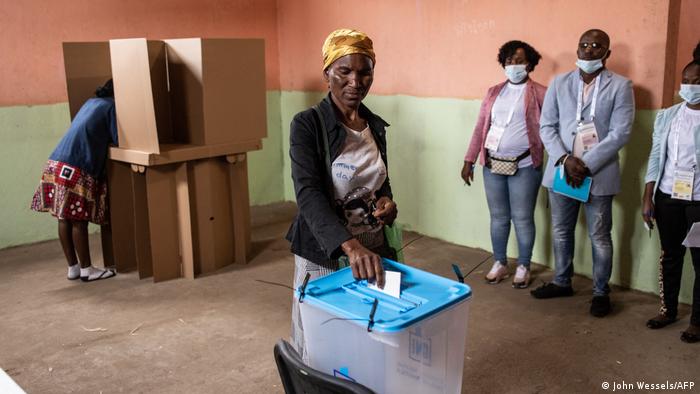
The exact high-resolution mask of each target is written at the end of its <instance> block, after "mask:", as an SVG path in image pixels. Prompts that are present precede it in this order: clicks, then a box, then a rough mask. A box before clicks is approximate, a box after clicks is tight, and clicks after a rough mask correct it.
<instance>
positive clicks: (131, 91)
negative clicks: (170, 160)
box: [109, 38, 171, 153]
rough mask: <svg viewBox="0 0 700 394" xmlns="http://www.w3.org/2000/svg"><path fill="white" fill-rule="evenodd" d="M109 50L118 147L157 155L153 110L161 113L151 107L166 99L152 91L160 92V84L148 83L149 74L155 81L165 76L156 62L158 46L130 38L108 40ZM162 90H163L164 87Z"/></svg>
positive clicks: (156, 134) (161, 64) (156, 132)
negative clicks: (157, 89) (154, 89)
mask: <svg viewBox="0 0 700 394" xmlns="http://www.w3.org/2000/svg"><path fill="white" fill-rule="evenodd" d="M109 48H110V56H111V63H112V77H113V80H114V95H115V101H116V109H117V129H118V133H119V147H120V148H126V149H134V150H138V151H142V152H148V153H159V152H160V150H159V145H158V143H159V142H158V123H157V121H156V108H158V109H161V108H162V107H163V105H162V104H160V103H159V104H155V101H154V99H156V98H157V99H159V100H161V99H163V98H166V99H167V90H166V92H160V91H156V92H154V91H153V88H154V87H155V88H161V87H162V86H163V84H162V83H159V82H158V81H156V82H155V83H154V82H152V80H151V75H152V74H153V75H154V76H155V77H154V79H156V80H157V79H158V78H159V77H161V76H164V75H167V71H166V70H164V69H165V62H162V63H160V62H159V61H158V60H157V58H158V57H159V55H160V51H159V49H160V48H159V44H158V42H155V44H154V43H153V42H147V41H146V40H145V39H143V38H134V39H124V40H110V42H109ZM151 67H153V68H154V69H153V70H152V69H151ZM165 86H166V89H167V83H166V84H165ZM165 134H168V133H165ZM170 134H171V133H170Z"/></svg>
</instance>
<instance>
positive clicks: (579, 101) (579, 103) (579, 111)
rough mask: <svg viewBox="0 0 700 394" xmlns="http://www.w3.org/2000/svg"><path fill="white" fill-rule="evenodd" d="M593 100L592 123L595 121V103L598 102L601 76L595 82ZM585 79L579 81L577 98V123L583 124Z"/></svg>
mask: <svg viewBox="0 0 700 394" xmlns="http://www.w3.org/2000/svg"><path fill="white" fill-rule="evenodd" d="M593 83H594V84H595V86H594V87H593V98H592V99H591V122H592V121H593V120H594V119H595V103H596V101H598V88H599V87H600V74H598V76H597V77H595V81H594V82H593ZM582 112H583V79H579V81H578V95H577V96H576V122H578V123H579V124H581V123H583V114H582Z"/></svg>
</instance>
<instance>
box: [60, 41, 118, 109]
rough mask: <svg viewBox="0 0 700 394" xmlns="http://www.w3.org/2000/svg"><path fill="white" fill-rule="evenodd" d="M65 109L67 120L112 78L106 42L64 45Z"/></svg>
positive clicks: (69, 43)
mask: <svg viewBox="0 0 700 394" xmlns="http://www.w3.org/2000/svg"><path fill="white" fill-rule="evenodd" d="M63 63H64V65H65V69H66V85H67V89H68V107H69V108H70V118H71V120H72V119H73V118H74V117H75V114H77V113H78V110H80V107H82V106H83V104H84V103H85V101H87V99H89V98H90V97H93V96H94V95H95V90H96V89H97V88H98V87H100V86H102V85H104V83H105V82H107V81H108V80H109V79H110V78H112V65H111V63H110V56H109V43H108V42H106V41H105V42H64V43H63Z"/></svg>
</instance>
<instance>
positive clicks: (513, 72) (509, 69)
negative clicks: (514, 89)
mask: <svg viewBox="0 0 700 394" xmlns="http://www.w3.org/2000/svg"><path fill="white" fill-rule="evenodd" d="M505 73H506V77H507V78H508V80H509V81H511V82H513V83H520V82H522V81H523V79H525V78H527V65H525V64H512V65H509V66H506V67H505Z"/></svg>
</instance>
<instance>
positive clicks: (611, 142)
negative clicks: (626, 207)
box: [540, 69, 634, 196]
mask: <svg viewBox="0 0 700 394" xmlns="http://www.w3.org/2000/svg"><path fill="white" fill-rule="evenodd" d="M600 78H601V79H600V87H599V89H598V90H599V92H598V100H597V103H596V110H595V112H596V114H595V120H594V122H595V126H596V130H598V140H599V141H600V142H599V143H598V145H596V146H595V147H593V148H592V149H591V150H589V151H588V152H586V153H584V154H583V157H582V160H583V162H584V163H586V166H587V167H588V168H589V169H590V170H591V174H593V185H592V186H591V194H593V195H596V196H607V195H613V194H617V193H618V192H619V191H620V163H619V157H618V154H617V152H618V151H619V150H620V149H622V147H623V146H624V145H625V144H626V143H627V141H628V140H629V137H630V133H631V131H632V123H633V122H634V93H633V91H632V81H630V80H629V79H626V78H624V77H622V76H620V75H617V74H615V73H613V72H611V71H609V70H607V69H605V70H603V71H602V72H601V73H600ZM580 79H581V77H580V75H579V71H578V69H577V70H574V71H571V72H568V73H565V74H560V75H557V77H556V78H554V81H553V82H552V83H551V84H550V85H549V88H548V89H547V94H546V95H545V97H544V104H543V105H542V116H541V117H540V137H541V138H542V143H543V144H544V147H545V149H546V150H547V153H548V154H549V160H548V161H547V167H546V169H545V173H544V177H543V178H542V185H543V186H544V187H547V188H551V187H552V181H553V178H554V163H555V162H556V161H557V160H558V159H559V158H560V157H561V156H563V155H565V154H567V153H571V151H572V150H573V144H574V137H575V136H576V127H577V123H578V122H577V120H576V101H577V100H576V95H577V94H578V84H579V80H580ZM592 98H593V94H592V93H591V94H590V95H589V96H588V100H587V101H586V103H584V106H583V116H584V119H586V121H590V118H591V116H590V110H591V108H590V107H591V100H592Z"/></svg>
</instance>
